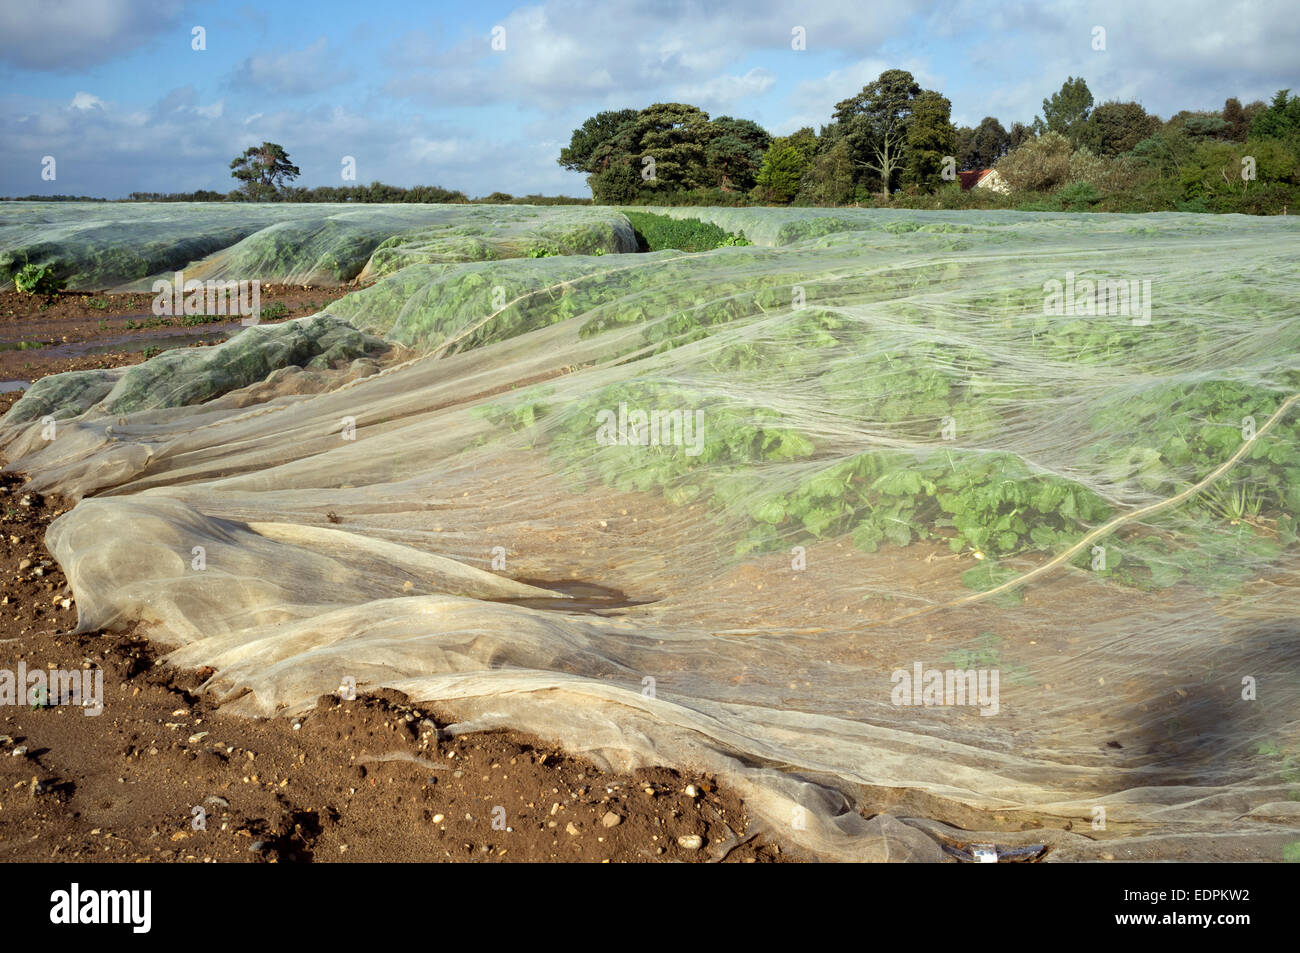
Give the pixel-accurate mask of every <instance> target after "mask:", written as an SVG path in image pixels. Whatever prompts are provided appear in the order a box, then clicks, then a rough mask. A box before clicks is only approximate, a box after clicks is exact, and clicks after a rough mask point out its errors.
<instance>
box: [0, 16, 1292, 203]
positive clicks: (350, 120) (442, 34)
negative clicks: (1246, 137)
mask: <svg viewBox="0 0 1300 953" xmlns="http://www.w3.org/2000/svg"><path fill="white" fill-rule="evenodd" d="M267 7H269V9H267ZM1098 27H1100V28H1102V29H1103V30H1104V41H1105V42H1104V46H1105V49H1104V50H1097V49H1094V45H1096V44H1095V41H1094V37H1097V36H1100V34H1098V33H1097V32H1096V28H1098ZM797 28H801V30H802V35H803V36H804V38H805V40H804V43H805V47H806V48H805V49H802V50H796V49H793V48H792V47H793V46H794V43H793V37H794V36H795V33H796V29H797ZM196 33H197V34H198V36H201V38H202V40H203V43H202V44H199V43H198V36H196ZM494 35H495V37H496V38H497V39H498V43H497V45H504V49H494V48H493V47H494V44H493V39H494ZM501 41H503V43H502V42H501ZM196 45H203V46H205V48H204V49H195V48H194V47H195V46H196ZM1297 50H1300V16H1296V13H1295V6H1294V4H1293V3H1291V2H1289V0H1279V2H1273V0H1253V2H1250V0H1181V2H1179V3H1171V2H1169V0H1156V2H1147V0H1105V2H1099V3H1084V2H1078V3H1076V2H1056V3H1053V2H1041V3H1018V2H1014V0H1003V2H990V3H985V2H953V3H938V2H926V0H893V2H890V3H871V2H867V0H835V2H818V0H796V2H784V0H746V2H733V0H709V2H684V3H683V2H674V0H594V2H592V0H544V2H540V3H534V4H528V5H522V4H516V3H512V2H500V0H480V2H477V3H474V4H465V3H441V2H429V0H423V2H400V0H394V2H389V0H370V2H367V3H358V2H355V0H348V2H336V0H284V2H276V3H273V4H264V5H253V4H247V5H242V6H241V5H240V0H220V2H185V0H4V2H3V4H0V90H4V92H3V93H0V195H27V194H51V193H62V194H80V195H96V196H104V197H109V198H114V197H121V196H124V195H126V194H127V193H128V192H132V191H191V190H194V189H198V188H208V189H217V190H220V191H227V190H229V189H230V188H232V187H233V186H234V185H235V184H236V183H235V182H234V180H232V179H231V178H230V172H229V163H230V160H231V159H232V158H233V157H234V156H235V155H237V154H238V153H240V152H242V151H243V150H244V149H245V148H246V147H247V146H249V145H254V144H257V143H259V142H261V141H263V140H266V139H269V140H271V141H273V142H279V143H281V144H282V145H284V146H285V148H286V149H287V150H288V151H289V153H290V156H291V157H292V159H293V161H294V162H296V163H297V165H298V166H299V167H300V168H301V169H302V172H303V176H302V179H301V180H300V182H299V184H302V185H308V186H313V185H332V184H344V183H343V182H342V181H341V170H342V161H343V157H344V156H352V157H354V158H355V160H356V173H357V176H356V177H357V181H358V182H362V183H365V182H370V181H373V180H375V179H379V180H381V181H384V182H388V183H392V184H395V185H416V184H429V185H441V186H444V187H447V188H457V189H462V190H464V191H465V192H467V193H469V194H471V195H484V194H487V193H488V192H491V191H494V190H501V191H505V192H511V193H515V194H524V193H528V192H545V193H551V194H554V193H565V194H569V195H587V194H589V193H588V191H587V189H586V185H585V183H584V181H583V177H582V176H581V175H578V174H575V173H571V172H565V171H564V170H563V169H561V168H560V167H559V166H558V165H557V164H556V162H555V158H556V155H557V154H558V152H559V150H560V147H561V146H562V145H564V144H566V143H567V142H568V139H569V135H570V133H571V132H572V130H573V128H574V127H575V126H577V125H580V124H581V122H582V121H583V119H585V118H586V117H587V116H590V115H592V114H593V113H595V112H597V111H599V110H602V109H611V108H620V107H624V106H633V107H642V106H645V105H648V104H649V103H652V102H657V101H676V102H689V103H693V104H695V105H698V106H700V107H702V108H704V109H705V110H707V111H708V112H709V113H710V114H711V115H714V116H717V115H724V114H731V115H735V116H743V117H747V118H751V119H755V120H757V121H758V122H760V123H762V124H763V125H764V126H765V127H766V128H767V129H769V130H770V131H771V132H773V133H775V134H782V133H788V132H791V131H793V130H795V129H797V128H799V127H800V126H803V125H811V126H814V127H816V126H818V125H819V124H821V123H824V122H826V121H827V120H828V118H829V116H830V111H831V109H832V108H833V106H834V104H835V103H836V102H837V101H838V100H840V99H844V98H846V97H848V96H851V95H853V94H854V93H856V92H857V91H858V90H859V89H861V87H862V86H863V85H864V84H865V83H867V82H870V81H871V80H872V79H874V78H875V77H876V76H877V75H878V74H879V73H880V72H881V70H883V69H887V68H890V67H902V68H904V69H908V70H911V72H912V73H913V74H914V75H915V76H916V77H917V79H918V80H919V81H920V82H921V83H922V85H924V86H926V87H929V88H932V89H937V90H939V91H941V92H943V93H944V94H945V95H946V96H948V98H949V99H951V100H952V103H953V118H954V121H956V122H957V123H959V124H967V125H973V124H975V123H978V122H979V120H980V119H981V118H982V117H983V116H986V115H994V116H997V117H998V118H999V119H1001V120H1002V122H1003V124H1004V125H1008V126H1009V125H1010V124H1011V122H1013V121H1015V120H1021V121H1029V120H1030V119H1032V118H1033V116H1034V114H1035V113H1037V112H1041V103H1042V99H1043V97H1044V96H1046V95H1048V94H1049V93H1051V92H1052V91H1054V90H1056V89H1058V88H1059V87H1060V85H1061V83H1062V81H1063V80H1064V79H1065V78H1066V77H1067V76H1069V75H1078V76H1083V77H1084V78H1086V79H1087V81H1088V85H1089V86H1090V88H1091V89H1092V91H1093V95H1094V96H1095V97H1096V98H1097V100H1098V101H1099V102H1100V101H1103V100H1107V99H1123V100H1128V99H1135V100H1137V101H1138V102H1141V103H1142V104H1143V105H1144V106H1146V108H1147V109H1148V110H1151V111H1154V112H1156V113H1159V114H1160V115H1162V116H1168V115H1169V114H1171V113H1173V112H1176V111H1178V110H1179V109H1183V108H1193V109H1195V108H1219V107H1221V106H1222V104H1223V100H1224V99H1225V98H1226V97H1228V96H1233V95H1235V96H1238V97H1239V98H1240V99H1241V100H1242V101H1243V102H1247V101H1250V100H1252V99H1266V98H1268V97H1270V96H1271V95H1272V94H1273V93H1274V92H1275V91H1276V90H1278V89H1280V88H1283V87H1291V88H1300V57H1298V56H1297ZM45 156H53V157H54V158H55V160H56V166H55V168H56V174H57V178H56V180H55V181H52V182H51V181H46V180H44V179H42V177H41V170H42V159H43V157H45Z"/></svg>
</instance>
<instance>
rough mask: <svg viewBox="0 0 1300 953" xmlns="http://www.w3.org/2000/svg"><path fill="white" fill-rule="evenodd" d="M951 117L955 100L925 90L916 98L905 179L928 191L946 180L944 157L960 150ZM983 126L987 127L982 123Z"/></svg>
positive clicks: (909, 129) (908, 143)
mask: <svg viewBox="0 0 1300 953" xmlns="http://www.w3.org/2000/svg"><path fill="white" fill-rule="evenodd" d="M951 116H952V103H950V102H948V99H947V97H945V96H943V95H941V94H940V93H936V92H935V91H934V90H931V89H927V90H923V91H922V92H921V93H920V95H918V96H917V97H916V99H914V100H913V101H912V115H911V118H910V119H909V120H908V123H907V139H906V143H907V158H906V166H905V168H904V170H903V181H904V182H906V183H907V184H909V185H916V186H920V187H921V188H923V189H926V190H933V189H936V188H938V187H939V186H940V185H941V184H942V183H943V179H942V172H943V163H944V159H946V158H947V157H948V156H951V155H953V154H954V153H955V152H956V149H957V130H956V129H954V128H953V125H952V120H951ZM993 121H994V123H996V122H997V120H996V119H995V120H993ZM980 128H981V129H982V128H984V127H983V124H982V123H981V125H980ZM998 128H999V129H1001V128H1002V127H1001V126H998ZM1004 135H1005V133H1004Z"/></svg>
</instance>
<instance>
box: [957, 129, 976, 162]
mask: <svg viewBox="0 0 1300 953" xmlns="http://www.w3.org/2000/svg"><path fill="white" fill-rule="evenodd" d="M953 150H954V151H953V158H955V159H956V160H957V168H959V169H962V170H965V169H973V168H975V164H976V161H977V157H976V155H975V130H974V129H972V128H971V127H970V126H958V127H957V132H956V135H954V136H953Z"/></svg>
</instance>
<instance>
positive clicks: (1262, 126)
mask: <svg viewBox="0 0 1300 953" xmlns="http://www.w3.org/2000/svg"><path fill="white" fill-rule="evenodd" d="M1290 92H1291V90H1289V89H1282V90H1278V93H1277V95H1276V96H1274V97H1273V101H1272V102H1271V103H1269V105H1268V107H1267V108H1266V109H1263V110H1261V111H1260V112H1259V113H1258V114H1257V115H1256V116H1255V119H1254V121H1252V122H1251V124H1250V137H1251V138H1252V139H1288V138H1290V137H1292V136H1297V135H1300V96H1290V95H1289V94H1290Z"/></svg>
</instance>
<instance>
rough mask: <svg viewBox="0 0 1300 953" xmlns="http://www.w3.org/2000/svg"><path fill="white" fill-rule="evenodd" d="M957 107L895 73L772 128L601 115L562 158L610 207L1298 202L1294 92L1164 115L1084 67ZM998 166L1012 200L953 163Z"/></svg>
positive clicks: (1277, 207) (1254, 205)
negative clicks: (1005, 119) (811, 123)
mask: <svg viewBox="0 0 1300 953" xmlns="http://www.w3.org/2000/svg"><path fill="white" fill-rule="evenodd" d="M951 112H952V104H951V103H950V102H949V100H948V99H947V97H945V96H943V95H942V94H941V93H939V92H936V91H935V90H929V89H923V88H922V87H921V86H920V84H919V83H917V81H916V79H915V78H914V77H913V76H912V74H911V73H909V72H907V71H906V70H899V69H890V70H885V71H884V72H883V73H881V74H880V76H879V77H878V78H877V79H876V80H875V81H873V82H871V83H868V84H867V85H866V86H864V87H863V88H862V90H861V91H860V92H858V93H857V95H855V96H852V97H850V98H848V99H845V100H842V101H841V102H839V103H837V104H836V105H835V109H834V111H833V113H832V115H831V117H830V121H829V122H828V123H826V124H825V125H823V126H821V128H820V129H818V130H816V131H814V130H813V129H812V128H810V127H806V128H803V129H800V130H798V131H796V132H794V133H792V134H791V135H788V136H772V135H770V134H769V133H768V132H767V131H766V130H764V129H763V128H762V127H761V126H760V125H759V124H757V123H755V122H753V121H752V120H748V119H737V118H734V117H731V116H722V117H719V118H717V119H710V117H709V115H708V113H706V112H705V111H703V110H702V109H700V108H698V107H696V106H692V105H689V104H685V103H655V104H653V105H651V106H647V107H646V108H644V109H640V110H637V109H619V110H610V111H605V112H600V113H597V114H596V115H595V116H592V117H591V118H589V119H587V120H586V121H585V122H584V123H583V124H582V126H580V127H579V128H577V129H575V130H574V131H573V134H572V137H571V139H570V141H569V144H568V145H567V146H565V147H564V148H563V149H561V151H560V155H559V158H558V160H557V161H558V162H559V164H560V165H561V166H563V167H564V168H566V169H570V170H572V171H576V172H583V173H586V175H587V183H588V185H589V187H590V188H591V193H592V199H593V201H595V202H598V203H602V204H658V205H679V204H680V205H689V204H710V205H717V204H724V205H746V204H759V205H786V204H796V205H824V206H836V205H851V204H859V205H863V204H870V205H881V204H902V205H907V206H913V207H966V206H971V205H982V206H987V207H1035V208H1071V209H1088V208H1097V209H1107V210H1116V211H1119V210H1126V211H1137V210H1158V209H1183V210H1189V211H1199V210H1203V211H1252V212H1269V211H1282V210H1285V209H1287V208H1288V207H1294V206H1295V204H1296V202H1297V200H1298V199H1300V97H1295V96H1291V95H1290V90H1282V91H1280V92H1279V93H1278V94H1277V95H1276V96H1275V97H1274V98H1273V100H1272V101H1271V102H1270V103H1264V102H1262V101H1257V102H1252V103H1249V104H1247V105H1242V103H1241V102H1240V101H1239V100H1238V99H1236V98H1229V99H1227V100H1226V101H1225V102H1224V105H1223V108H1222V109H1220V110H1212V111H1211V110H1204V111H1193V110H1184V111H1181V112H1179V113H1177V114H1175V115H1174V116H1172V117H1170V118H1169V119H1167V120H1162V119H1161V118H1160V117H1159V116H1156V115H1154V114H1151V113H1148V112H1147V111H1146V110H1145V109H1144V108H1143V107H1142V106H1141V105H1140V104H1139V103H1136V102H1119V101H1110V102H1104V103H1101V104H1096V103H1095V102H1094V98H1093V95H1092V92H1091V90H1089V88H1088V84H1087V82H1086V81H1085V80H1084V79H1083V78H1082V77H1073V76H1071V77H1069V78H1067V79H1066V81H1065V82H1064V83H1063V84H1062V86H1061V88H1060V89H1059V90H1058V91H1056V92H1055V93H1052V94H1051V95H1050V96H1048V97H1046V98H1045V99H1044V100H1043V108H1042V114H1041V115H1039V116H1035V117H1034V118H1033V120H1032V121H1031V122H1029V123H1021V122H1014V123H1012V124H1011V125H1010V127H1009V128H1008V127H1006V126H1004V125H1003V124H1002V122H1000V121H999V120H998V119H997V118H996V117H993V116H986V117H985V118H984V119H983V120H982V121H981V122H980V123H979V124H978V125H976V126H974V127H967V126H956V125H954V124H953V122H952V119H951ZM989 168H996V169H997V170H998V172H999V174H1000V176H1001V177H1002V179H1003V180H1004V181H1005V183H1006V186H1007V188H1008V190H1009V194H1002V195H1000V194H999V193H997V192H992V191H987V190H979V191H978V193H976V194H969V193H968V194H965V195H963V194H962V192H961V188H960V185H959V183H958V181H957V178H958V177H957V175H956V173H958V172H961V171H969V170H976V169H979V170H982V169H989Z"/></svg>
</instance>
